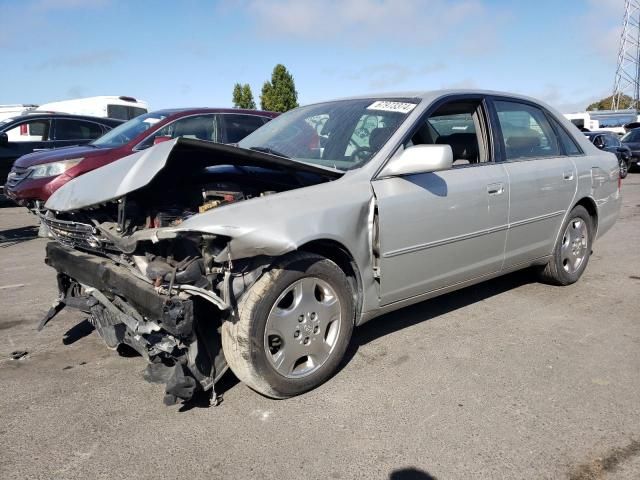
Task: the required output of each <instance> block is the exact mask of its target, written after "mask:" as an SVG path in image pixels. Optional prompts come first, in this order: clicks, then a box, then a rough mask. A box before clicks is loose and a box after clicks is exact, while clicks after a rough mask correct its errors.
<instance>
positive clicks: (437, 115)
mask: <svg viewBox="0 0 640 480" xmlns="http://www.w3.org/2000/svg"><path fill="white" fill-rule="evenodd" d="M483 118H484V117H483V116H482V110H481V104H480V101H479V100H472V101H468V100H464V101H453V102H450V103H446V104H444V105H442V106H441V107H439V108H438V109H437V110H436V111H435V112H433V113H431V114H430V115H429V117H428V118H427V119H426V121H425V122H424V123H423V124H422V125H421V126H420V127H419V128H418V129H417V131H416V132H415V133H414V135H413V136H412V137H411V139H410V140H409V141H408V142H407V143H406V144H405V148H406V147H409V146H412V145H433V144H435V145H449V146H450V147H451V151H452V153H453V167H454V168H455V167H459V166H462V165H469V164H476V163H483V162H486V161H488V154H487V141H486V139H485V138H486V137H485V136H484V135H483V133H482V132H483V129H482V128H481V124H482V122H483V120H482V119H483Z"/></svg>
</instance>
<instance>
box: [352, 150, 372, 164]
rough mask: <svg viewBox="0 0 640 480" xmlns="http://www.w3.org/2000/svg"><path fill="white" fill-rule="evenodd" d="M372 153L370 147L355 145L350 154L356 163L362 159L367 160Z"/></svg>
mask: <svg viewBox="0 0 640 480" xmlns="http://www.w3.org/2000/svg"><path fill="white" fill-rule="evenodd" d="M372 154H373V150H372V149H371V147H357V148H356V149H355V150H354V152H353V153H352V154H351V160H352V161H355V162H356V164H359V163H362V162H363V161H365V162H366V161H367V160H369V158H371V155H372Z"/></svg>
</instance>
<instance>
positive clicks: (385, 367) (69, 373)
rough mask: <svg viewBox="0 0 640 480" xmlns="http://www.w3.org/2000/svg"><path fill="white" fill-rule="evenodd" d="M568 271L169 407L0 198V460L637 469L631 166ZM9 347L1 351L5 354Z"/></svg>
mask: <svg viewBox="0 0 640 480" xmlns="http://www.w3.org/2000/svg"><path fill="white" fill-rule="evenodd" d="M623 196H624V205H623V208H622V210H621V213H620V218H619V220H618V222H617V224H616V225H615V226H614V227H613V229H612V230H611V231H610V232H608V233H607V234H606V235H605V236H604V237H603V238H601V239H600V240H599V241H598V242H597V243H596V244H595V246H594V252H593V256H592V258H591V260H590V263H589V266H588V268H587V271H586V273H585V274H584V276H583V277H582V279H581V280H580V281H579V282H578V283H577V284H575V285H572V286H568V287H552V286H548V285H543V284H540V283H536V280H535V277H534V276H533V275H531V273H530V272H527V271H524V272H518V273H515V274H511V275H508V276H505V277H502V278H499V279H496V280H492V281H489V282H486V283H484V284H481V285H477V286H474V287H470V288H466V289H464V290H461V291H458V292H454V293H451V294H448V295H445V296H443V297H440V298H437V299H433V300H430V301H427V302H424V303H421V304H419V305H415V306H413V307H410V308H406V309H403V310H400V311H397V312H394V313H391V314H388V315H385V316H384V317H381V318H379V319H376V320H373V321H372V322H370V323H368V324H366V325H364V326H363V327H361V328H359V329H357V330H356V331H355V333H354V338H353V340H352V348H351V349H350V350H349V353H348V355H347V358H346V359H345V362H344V365H343V367H342V368H341V370H340V371H339V372H338V373H337V374H336V375H335V377H333V378H332V379H331V380H330V381H329V382H327V383H326V384H324V385H323V386H321V387H320V388H318V389H316V390H314V391H312V392H309V393H308V394H306V395H302V396H300V397H296V398H292V399H288V400H280V401H276V400H270V399H267V398H264V397H262V396H260V395H258V394H257V393H254V392H253V391H251V390H249V389H248V388H247V387H245V386H244V385H242V384H241V383H238V381H237V380H236V379H235V377H234V376H233V374H232V373H231V372H227V374H226V375H225V376H224V377H223V380H222V382H221V385H219V386H218V389H219V390H221V391H222V392H223V398H224V400H223V402H222V404H221V405H220V406H219V407H214V408H209V407H207V402H206V401H195V402H193V403H191V404H189V405H183V406H174V407H165V406H164V405H163V403H162V397H163V387H162V386H161V385H153V384H149V383H146V382H145V381H144V380H143V379H142V371H143V369H144V367H145V363H144V360H143V359H142V358H141V357H137V356H122V355H119V354H118V353H117V352H114V351H111V350H108V349H107V348H106V347H105V346H104V343H103V342H102V341H101V340H100V338H99V337H98V336H97V334H96V333H95V332H93V331H92V329H91V327H90V324H89V323H88V322H87V321H86V319H85V317H84V316H83V315H82V314H80V313H78V312H74V311H71V310H68V311H67V310H65V311H63V312H62V313H61V314H60V315H59V316H58V317H56V318H55V319H54V320H53V321H52V322H51V323H50V325H48V326H47V327H46V328H45V329H44V330H43V331H42V332H40V333H38V332H36V325H37V323H38V321H39V320H40V319H41V317H42V316H43V315H44V313H45V312H46V311H47V309H48V308H49V306H50V304H51V302H52V301H53V300H54V298H55V296H56V282H55V274H54V271H53V270H52V269H50V268H49V267H47V266H46V265H44V263H43V258H44V245H45V243H46V240H44V239H39V238H36V237H35V235H36V232H37V228H36V222H35V221H34V218H33V217H32V216H30V215H29V214H28V213H27V211H26V210H24V209H21V208H2V209H0V339H1V340H2V341H1V342H0V478H2V479H23V478H38V479H58V478H63V479H103V478H104V479H120V478H122V479H132V478H136V479H138V478H140V479H147V478H148V479H154V480H155V479H159V478H167V479H172V478H189V479H200V478H203V479H204V478H206V479H217V478H225V479H227V478H228V479H249V478H268V479H271V478H273V479H276V478H277V479H280V480H283V479H303V478H312V479H316V478H318V479H319V478H329V479H353V478H362V479H394V480H402V479H413V478H415V479H430V478H431V479H432V478H437V479H470V478H482V479H487V478H492V479H494V478H495V479H499V478H508V479H512V478H522V479H534V478H535V479H542V478H570V479H573V480H586V479H600V478H608V479H638V478H640V313H639V311H640V303H639V301H638V298H639V297H640V174H639V173H636V174H633V173H632V174H630V175H629V177H628V178H627V180H626V181H625V182H624V184H623ZM14 352H21V353H16V355H15V356H19V355H21V354H22V353H25V352H26V353H25V354H24V355H23V356H22V357H21V358H19V359H13V358H12V353H14Z"/></svg>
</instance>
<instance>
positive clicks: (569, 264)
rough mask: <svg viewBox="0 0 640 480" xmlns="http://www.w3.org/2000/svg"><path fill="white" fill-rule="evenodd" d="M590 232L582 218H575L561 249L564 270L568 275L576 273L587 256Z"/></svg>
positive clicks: (564, 237)
mask: <svg viewBox="0 0 640 480" xmlns="http://www.w3.org/2000/svg"><path fill="white" fill-rule="evenodd" d="M588 246H589V231H588V230H587V225H586V223H585V222H584V220H582V218H578V217H577V218H573V219H572V220H571V221H570V222H569V224H568V225H567V228H566V229H565V231H564V234H563V236H562V246H561V247H560V253H561V259H562V268H563V269H564V270H565V271H566V272H568V273H575V272H576V271H577V270H578V269H579V268H580V266H581V265H582V263H583V262H584V259H585V258H586V256H587V247H588Z"/></svg>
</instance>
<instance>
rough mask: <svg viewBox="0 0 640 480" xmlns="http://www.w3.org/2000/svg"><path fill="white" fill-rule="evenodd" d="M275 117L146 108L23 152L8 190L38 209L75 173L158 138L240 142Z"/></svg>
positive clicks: (241, 112) (255, 113) (259, 113)
mask: <svg viewBox="0 0 640 480" xmlns="http://www.w3.org/2000/svg"><path fill="white" fill-rule="evenodd" d="M275 116H277V114H276V113H272V112H262V111H255V110H237V109H219V108H198V109H172V110H158V111H155V112H151V113H147V114H145V115H141V116H138V117H136V118H134V119H132V120H129V121H128V122H126V123H123V124H122V125H120V126H119V127H118V128H114V129H113V130H111V131H110V132H109V133H107V134H106V135H104V136H102V137H100V138H98V139H97V140H95V141H93V142H91V143H90V144H89V145H85V146H82V147H73V148H65V149H61V150H56V151H55V152H38V153H33V154H31V155H26V156H24V157H21V158H20V159H18V160H17V161H16V162H15V164H14V166H13V169H12V170H11V175H10V177H9V179H8V180H7V184H6V186H5V191H6V195H7V196H8V197H9V198H11V199H12V200H14V201H16V202H17V203H19V204H20V205H23V206H25V207H27V208H29V209H38V208H39V205H41V204H42V203H43V202H44V201H46V200H47V198H49V196H50V195H51V194H52V193H53V192H55V191H56V190H57V189H58V188H60V187H61V186H62V185H64V184H65V183H67V182H68V181H69V180H71V179H72V178H75V177H77V176H79V175H82V174H84V173H86V172H89V171H91V170H94V169H96V168H98V167H101V166H103V165H106V164H108V163H111V162H114V161H116V160H118V159H119V158H122V157H126V156H127V155H130V154H132V153H133V152H138V151H141V150H145V149H146V148H148V147H150V146H152V145H153V144H154V143H157V142H161V141H164V140H169V139H171V138H175V137H180V136H184V137H187V138H198V139H200V140H209V141H213V142H224V143H232V142H237V141H239V140H241V139H242V138H243V137H245V136H246V135H248V134H249V133H251V132H253V131H254V130H255V129H256V128H258V127H261V126H262V125H264V124H265V123H266V122H268V121H269V120H271V119H272V118H274V117H275Z"/></svg>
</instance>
